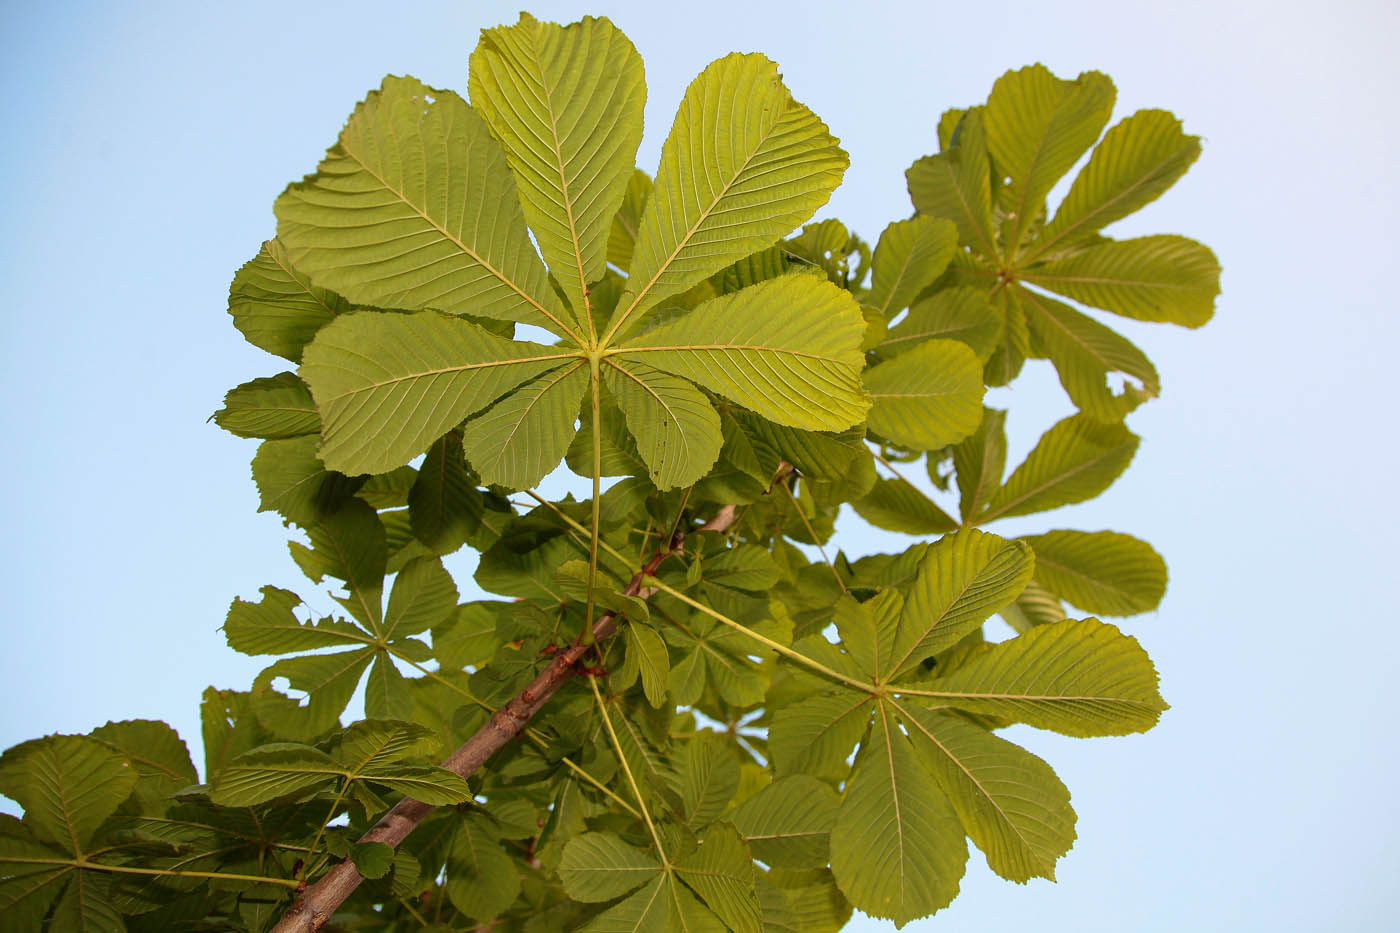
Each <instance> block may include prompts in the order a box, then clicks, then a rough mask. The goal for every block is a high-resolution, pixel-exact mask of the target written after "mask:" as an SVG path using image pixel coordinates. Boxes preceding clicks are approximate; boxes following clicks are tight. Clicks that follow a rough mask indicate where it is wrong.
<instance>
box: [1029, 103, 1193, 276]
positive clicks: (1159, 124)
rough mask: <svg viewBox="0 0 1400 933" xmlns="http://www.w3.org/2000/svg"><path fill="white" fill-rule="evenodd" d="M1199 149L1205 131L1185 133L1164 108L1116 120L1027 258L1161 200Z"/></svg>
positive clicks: (1079, 239) (1086, 235)
mask: <svg viewBox="0 0 1400 933" xmlns="http://www.w3.org/2000/svg"><path fill="white" fill-rule="evenodd" d="M1200 154H1201V139H1200V137H1199V136H1187V135H1186V134H1185V133H1183V132H1182V131H1181V121H1180V120H1178V119H1177V118H1176V117H1174V116H1172V115H1171V114H1170V113H1168V112H1167V111H1165V110H1139V111H1138V112H1137V113H1135V114H1133V115H1132V116H1130V117H1128V118H1127V119H1125V120H1122V121H1121V122H1119V123H1117V124H1116V125H1114V126H1113V127H1112V128H1111V129H1110V130H1109V131H1108V132H1107V133H1105V134H1104V137H1103V139H1102V140H1100V141H1099V144H1098V145H1097V146H1095V147H1094V154H1093V155H1091V156H1090V157H1089V162H1088V164H1087V165H1085V166H1084V168H1083V170H1082V171H1081V172H1080V173H1079V174H1078V175H1077V176H1076V177H1075V179H1074V182H1073V183H1072V184H1071V185H1070V187H1069V193H1068V194H1066V195H1065V199H1064V200H1063V201H1062V202H1060V207H1059V209H1058V210H1056V211H1055V216H1054V218H1053V219H1052V220H1051V221H1050V222H1049V223H1048V224H1046V225H1045V229H1044V230H1042V231H1041V232H1040V236H1038V237H1037V238H1036V239H1035V242H1033V243H1032V244H1031V245H1030V246H1029V247H1028V249H1027V250H1026V255H1025V258H1024V260H1023V261H1024V262H1025V263H1030V262H1033V261H1034V260H1036V259H1040V258H1045V257H1049V256H1054V255H1055V254H1056V253H1058V252H1061V251H1063V250H1065V249H1068V248H1069V247H1072V246H1076V245H1078V244H1080V243H1083V242H1085V241H1087V240H1089V239H1091V238H1092V237H1093V236H1094V234H1095V233H1096V232H1098V231H1099V230H1102V229H1103V228H1104V227H1106V226H1108V225H1109V224H1111V223H1113V221H1115V220H1118V219H1119V218H1122V217H1126V216H1128V215H1129V214H1131V213H1132V212H1133V211H1136V210H1137V209H1138V208H1140V207H1142V206H1143V205H1145V204H1149V203H1151V202H1152V201H1154V200H1156V199H1157V197H1158V196H1159V195H1161V194H1162V192H1164V191H1166V190H1167V189H1168V188H1170V187H1171V186H1172V185H1173V184H1175V183H1176V180H1177V179H1178V178H1180V177H1181V176H1182V175H1183V174H1185V172H1186V170H1187V169H1188V168H1190V167H1191V163H1192V162H1195V161H1196V157H1197V156H1199V155H1200Z"/></svg>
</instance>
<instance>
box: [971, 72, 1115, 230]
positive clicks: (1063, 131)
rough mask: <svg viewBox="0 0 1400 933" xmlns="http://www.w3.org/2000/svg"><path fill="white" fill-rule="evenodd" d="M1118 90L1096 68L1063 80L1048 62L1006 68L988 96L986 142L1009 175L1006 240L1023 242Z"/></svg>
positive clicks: (1095, 136) (1000, 168)
mask: <svg viewBox="0 0 1400 933" xmlns="http://www.w3.org/2000/svg"><path fill="white" fill-rule="evenodd" d="M1115 96H1116V94H1115V91H1114V88H1113V82H1112V81H1110V80H1109V79H1108V77H1107V76H1106V75H1102V74H1099V73H1098V72H1097V71H1086V72H1085V73H1084V74H1081V75H1080V76H1079V77H1078V78H1077V79H1075V80H1073V81H1062V80H1060V79H1059V78H1056V77H1055V76H1054V75H1053V74H1051V73H1050V70H1049V69H1048V68H1046V67H1045V66H1044V65H1031V66H1029V67H1027V68H1022V69H1020V70H1019V71H1008V72H1007V73H1006V74H1004V75H1002V76H1001V77H1000V78H998V79H997V82H996V84H995V85H994V86H993V87H992V93H991V96H990V97H988V98H987V116H986V124H987V148H988V150H989V151H990V152H991V156H992V161H993V162H994V163H995V164H996V167H997V171H998V172H999V173H1000V174H1001V175H1004V176H1007V177H1009V178H1010V179H1011V181H1010V182H1009V183H1008V184H1007V186H1006V188H1005V189H1003V191H1002V198H1001V203H1002V206H1003V208H1004V210H1005V212H1006V215H1007V219H1008V220H1009V221H1010V222H1011V225H1010V229H1009V230H1007V231H1005V232H1006V233H1007V241H1008V245H1009V246H1010V247H1011V248H1013V249H1014V248H1015V247H1016V246H1019V245H1020V243H1021V238H1022V236H1023V234H1024V233H1025V231H1026V230H1027V229H1029V228H1030V226H1031V224H1032V223H1034V222H1035V219H1036V217H1037V216H1038V215H1039V214H1040V212H1041V210H1042V209H1043V205H1044V203H1045V196H1046V195H1047V194H1049V193H1050V189H1051V188H1052V187H1054V185H1055V182H1057V181H1059V180H1060V178H1061V177H1063V176H1064V174H1065V172H1068V171H1069V170H1070V168H1071V167H1072V166H1073V165H1074V163H1075V162H1077V161H1079V157H1080V156H1082V155H1083V154H1084V153H1086V152H1088V151H1089V147H1090V146H1092V145H1093V144H1094V140H1096V139H1098V138H1099V133H1101V132H1103V128H1104V124H1106V123H1107V122H1108V117H1109V114H1111V113H1112V112H1113V100H1114V97H1115Z"/></svg>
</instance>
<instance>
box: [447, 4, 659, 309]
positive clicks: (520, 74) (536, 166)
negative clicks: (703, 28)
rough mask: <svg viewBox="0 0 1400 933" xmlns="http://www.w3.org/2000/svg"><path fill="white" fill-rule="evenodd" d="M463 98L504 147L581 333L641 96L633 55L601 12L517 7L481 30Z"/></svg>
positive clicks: (626, 168) (637, 126) (626, 175)
mask: <svg viewBox="0 0 1400 933" xmlns="http://www.w3.org/2000/svg"><path fill="white" fill-rule="evenodd" d="M470 91H471V99H472V103H473V104H474V105H475V106H476V108H477V109H478V110H479V111H480V112H481V115H482V116H483V117H485V119H486V122H487V123H488V124H490V126H491V129H492V130H493V131H494V133H495V135H496V138H498V139H500V140H501V143H502V145H503V146H504V147H505V153H506V159H507V161H508V162H509V163H510V167H511V170H512V172H513V173H514V175H515V179H516V185H517V188H518V190H519V194H520V201H521V206H522V207H523V208H524V212H525V219H526V220H528V221H529V224H530V229H531V230H532V231H533V232H534V235H535V240H536V242H537V243H538V244H539V247H540V252H541V253H542V254H543V255H544V260H545V262H546V263H547V264H548V265H549V268H550V270H551V271H552V272H553V273H554V277H555V278H556V279H557V280H558V282H559V284H560V286H561V287H562V288H563V290H564V294H565V295H566V296H567V297H568V300H569V303H570V304H571V305H572V307H573V309H574V313H575V317H576V318H578V321H577V323H578V327H579V330H580V332H587V331H588V330H589V329H590V327H591V326H592V322H591V321H589V320H587V319H586V311H585V309H586V308H587V307H588V305H589V302H588V297H587V295H588V284H589V283H590V282H595V281H597V280H598V279H600V278H602V276H603V268H604V265H605V263H606V262H607V251H608V236H609V231H610V229H611V225H612V220H613V216H614V214H615V213H616V211H617V209H618V206H619V204H620V203H621V202H622V200H623V193H624V191H625V190H626V188H627V185H628V181H629V179H630V178H631V176H632V171H633V168H632V163H633V161H634V158H635V156H636V152H637V144H638V143H639V142H640V141H641V138H642V110H643V106H644V105H645V103H646V83H645V81H644V80H643V70H642V59H641V56H640V55H638V54H637V50H636V49H635V48H633V47H632V43H631V42H629V41H628V39H627V37H626V36H624V35H623V34H622V32H621V31H620V30H618V29H617V28H616V27H615V26H613V24H612V23H611V22H609V21H608V20H607V19H605V18H601V19H595V18H594V17H591V16H589V17H584V18H583V19H582V20H581V21H579V22H577V23H571V24H569V25H568V26H559V25H556V24H554V23H545V22H540V21H539V20H536V19H535V18H534V17H532V16H530V15H529V14H526V13H522V14H521V15H520V21H519V22H518V23H517V24H516V25H514V26H501V27H497V28H495V29H487V30H483V31H482V34H481V42H480V44H479V45H478V46H477V48H476V51H475V52H473V53H472V56H471V78H470Z"/></svg>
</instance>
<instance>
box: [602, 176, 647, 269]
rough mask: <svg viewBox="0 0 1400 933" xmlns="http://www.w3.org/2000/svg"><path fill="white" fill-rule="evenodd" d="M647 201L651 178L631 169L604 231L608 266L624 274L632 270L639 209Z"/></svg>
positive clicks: (638, 226)
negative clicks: (615, 209) (611, 217)
mask: <svg viewBox="0 0 1400 933" xmlns="http://www.w3.org/2000/svg"><path fill="white" fill-rule="evenodd" d="M649 197H651V176H650V175H648V174H647V173H646V172H644V171H642V170H641V169H639V168H638V169H633V170H632V174H631V176H630V177H629V178H628V179H627V190H626V192H625V193H624V194H623V197H622V206H621V207H620V208H618V209H617V213H616V214H615V215H613V219H612V228H611V229H610V230H609V231H608V262H609V263H611V264H612V265H614V266H617V267H618V268H619V269H621V270H622V271H623V272H626V271H627V270H628V269H629V268H631V266H632V251H633V249H634V248H635V247H636V245H637V232H638V231H639V230H640V229H641V225H642V209H643V208H644V207H645V205H646V203H647V199H648V198H649Z"/></svg>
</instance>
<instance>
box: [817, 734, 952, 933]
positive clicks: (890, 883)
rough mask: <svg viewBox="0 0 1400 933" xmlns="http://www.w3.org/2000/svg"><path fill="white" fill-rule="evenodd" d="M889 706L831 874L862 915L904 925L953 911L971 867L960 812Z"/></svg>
mask: <svg viewBox="0 0 1400 933" xmlns="http://www.w3.org/2000/svg"><path fill="white" fill-rule="evenodd" d="M892 720H893V716H892V715H890V714H889V713H888V712H886V711H885V710H884V709H883V708H882V709H881V710H880V711H879V713H878V714H877V715H876V717H875V726H874V728H873V729H871V732H870V737H869V739H867V741H866V743H865V745H864V746H863V747H862V748H861V751H860V754H859V755H858V756H857V758H856V765H855V771H854V772H853V773H852V775H851V779H850V780H849V781H848V782H847V783H846V793H845V796H844V798H843V799H842V801H841V809H840V811H839V812H838V813H837V817H836V825H835V826H834V827H833V828H832V830H831V871H832V874H834V875H835V876H836V883H837V884H838V885H840V886H841V890H842V891H843V892H845V894H846V896H847V897H849V898H850V899H851V903H852V904H854V905H855V906H856V907H857V908H859V909H860V910H863V911H865V912H866V913H867V914H870V915H871V916H875V917H888V918H889V919H891V920H893V921H894V922H895V924H896V925H898V926H903V925H904V924H906V923H908V922H909V921H910V920H915V919H917V918H919V917H926V916H928V915H929V914H931V913H933V912H934V911H936V910H938V909H940V908H942V907H945V906H947V905H948V903H949V902H951V901H952V900H953V898H954V897H955V896H956V895H957V893H958V882H959V881H960V880H961V879H962V876H963V871H964V869H965V868H966V866H967V840H966V838H965V837H964V835H963V827H962V824H961V823H960V822H959V821H958V817H957V814H956V813H955V812H954V811H953V808H952V807H951V806H950V805H949V803H948V798H946V797H944V796H943V792H942V791H941V790H940V789H939V787H938V784H937V783H936V782H935V781H934V779H933V777H932V776H931V775H930V774H929V773H928V772H927V771H926V770H925V769H924V767H923V765H922V764H920V763H919V761H918V759H917V758H916V756H915V755H914V750H913V749H912V748H910V746H909V740H908V739H907V738H905V737H904V735H903V734H902V733H901V732H900V731H899V729H898V728H897V727H896V726H895V723H894V722H893V721H892Z"/></svg>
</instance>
